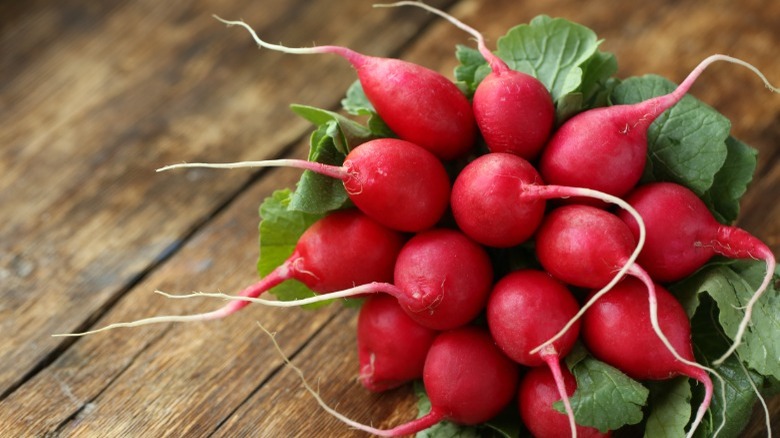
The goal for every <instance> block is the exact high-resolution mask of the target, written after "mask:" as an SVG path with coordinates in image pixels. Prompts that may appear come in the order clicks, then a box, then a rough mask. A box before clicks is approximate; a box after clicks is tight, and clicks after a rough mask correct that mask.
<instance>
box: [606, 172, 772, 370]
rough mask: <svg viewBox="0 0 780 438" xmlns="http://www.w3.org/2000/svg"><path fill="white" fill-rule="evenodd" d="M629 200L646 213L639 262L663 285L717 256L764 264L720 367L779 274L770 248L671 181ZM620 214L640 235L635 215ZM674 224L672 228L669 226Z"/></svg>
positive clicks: (647, 188)
mask: <svg viewBox="0 0 780 438" xmlns="http://www.w3.org/2000/svg"><path fill="white" fill-rule="evenodd" d="M626 201H628V202H629V203H630V204H631V205H633V206H634V207H635V208H636V209H637V211H638V212H639V213H640V214H641V215H642V218H643V219H644V220H645V224H646V225H647V237H646V239H647V240H646V241H645V246H644V248H642V252H640V253H639V257H638V258H637V260H638V261H639V263H640V264H641V265H642V266H643V267H644V268H645V269H646V270H647V272H648V273H649V274H650V276H651V277H652V278H653V279H654V280H656V281H659V282H673V281H678V280H681V279H683V278H685V277H687V276H689V275H691V274H693V272H694V271H696V270H697V269H699V268H701V267H702V266H703V265H704V264H705V263H706V262H707V261H708V260H709V259H711V258H712V257H713V256H714V255H716V254H719V255H722V256H725V257H730V258H737V259H748V258H749V259H759V260H764V261H765V262H766V266H767V270H766V275H765V276H764V279H763V282H762V283H761V285H760V286H759V288H758V290H756V292H755V293H754V294H753V296H752V297H751V299H750V300H749V302H748V304H747V305H746V306H745V316H744V318H743V320H742V322H741V323H740V326H739V329H738V331H737V335H736V337H735V339H734V343H733V344H732V346H731V348H730V349H729V350H728V351H727V352H726V353H725V354H724V355H723V356H722V357H721V358H720V359H718V360H717V361H716V362H715V364H716V365H717V364H719V363H721V362H722V361H723V360H724V359H725V358H726V357H728V355H730V354H731V353H732V352H733V351H734V350H735V349H736V348H737V346H738V345H739V344H740V341H741V338H742V335H743V334H744V332H745V330H746V329H747V325H748V323H749V322H750V318H751V315H752V310H753V305H754V304H755V303H756V301H758V299H759V297H760V296H761V294H763V293H764V291H765V290H766V289H767V288H768V287H769V285H770V283H771V281H772V276H773V274H774V272H775V265H776V261H775V256H774V254H772V250H771V249H770V248H769V247H768V246H767V245H766V244H764V243H763V242H761V241H760V240H759V239H757V238H756V237H754V236H752V235H750V234H749V233H748V232H747V231H745V230H743V229H741V228H737V227H733V226H728V225H723V224H720V223H718V222H717V221H716V220H715V218H714V217H713V216H712V213H710V211H709V210H708V209H707V206H706V205H705V204H704V202H703V201H702V200H701V199H699V197H698V196H696V194H695V193H694V192H693V191H691V190H690V189H688V188H687V187H684V186H681V185H679V184H675V183H670V182H657V183H651V184H645V185H642V186H640V187H637V188H636V189H635V190H634V191H632V192H631V193H630V194H629V195H628V197H627V199H626ZM618 216H619V217H620V218H621V219H623V221H624V222H625V223H626V224H627V225H628V227H629V228H630V229H631V231H632V232H637V231H638V229H637V224H636V221H635V220H634V218H633V217H630V216H626V215H624V214H622V213H619V214H618ZM670 223H671V224H674V225H673V226H669V224H670Z"/></svg>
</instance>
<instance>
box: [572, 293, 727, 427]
mask: <svg viewBox="0 0 780 438" xmlns="http://www.w3.org/2000/svg"><path fill="white" fill-rule="evenodd" d="M646 293H647V292H646V287H645V285H643V284H642V282H640V281H638V280H636V279H634V278H626V279H625V280H623V281H621V282H620V283H618V284H617V285H616V286H615V287H614V288H613V289H612V290H611V291H609V292H608V293H606V294H605V295H604V296H602V297H601V298H600V299H599V300H598V301H596V302H595V303H594V304H593V306H591V307H590V309H588V310H587V312H585V315H584V317H583V319H582V332H581V333H582V339H583V341H584V342H585V344H586V345H587V347H588V350H589V351H590V352H591V353H592V354H593V356H594V357H596V358H597V359H599V360H601V361H603V362H605V363H608V364H610V365H612V366H614V367H615V368H617V369H619V370H620V371H622V372H624V373H625V374H626V375H628V376H629V377H632V378H634V379H639V380H643V379H649V380H664V379H669V378H672V377H674V376H680V375H682V376H687V377H690V378H693V379H696V380H698V381H700V382H701V383H702V384H703V385H704V389H705V397H704V401H703V402H702V404H701V406H700V407H699V411H698V412H697V414H696V418H695V419H694V421H693V423H692V424H691V428H690V430H689V431H688V436H691V435H692V434H693V432H694V431H695V430H696V427H698V425H699V423H700V422H701V420H702V418H703V417H704V414H705V412H706V411H707V409H708V408H709V405H710V401H711V400H712V393H713V386H712V380H711V379H710V377H709V375H708V374H707V371H708V369H707V368H705V367H703V366H702V365H699V364H697V363H696V362H695V359H694V356H693V346H692V344H691V326H690V321H689V320H688V316H687V314H686V313H685V309H683V307H682V305H681V304H680V303H679V302H678V301H677V299H676V298H675V297H674V296H673V295H672V294H671V293H669V292H668V291H667V290H666V289H664V288H663V287H662V286H660V285H656V286H655V293H656V298H657V306H658V324H659V325H660V326H661V328H662V329H663V332H664V333H665V334H666V336H667V339H668V340H669V342H671V343H672V345H674V349H675V351H677V352H678V354H679V356H681V357H675V356H673V355H671V354H669V351H668V350H667V349H666V348H664V346H663V345H662V344H661V342H660V340H659V338H658V336H657V335H656V333H654V332H653V331H651V330H649V329H648V322H649V320H650V318H651V315H650V314H649V312H648V308H647V306H645V305H644V304H643V296H644V295H645V294H646Z"/></svg>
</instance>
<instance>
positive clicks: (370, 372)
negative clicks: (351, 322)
mask: <svg viewBox="0 0 780 438" xmlns="http://www.w3.org/2000/svg"><path fill="white" fill-rule="evenodd" d="M437 334H438V332H436V331H434V330H431V329H429V328H426V327H423V326H421V325H420V324H417V323H416V322H415V321H414V320H412V319H411V318H410V317H409V315H407V314H406V312H404V311H403V309H402V308H401V306H400V305H399V304H398V300H396V299H395V298H393V297H391V296H390V295H385V294H377V295H373V296H371V297H370V298H368V299H367V300H366V301H365V302H364V303H363V305H362V306H361V307H360V314H359V315H358V322H357V346H358V360H359V361H360V376H359V377H358V380H359V381H360V383H361V384H362V385H363V386H364V387H366V388H367V389H369V390H371V391H375V392H380V391H386V390H388V389H392V388H396V387H398V386H401V385H403V384H405V383H407V382H410V381H412V380H415V379H419V378H422V375H423V365H424V364H425V357H426V356H427V354H428V349H429V348H430V347H431V343H433V340H434V338H436V335H437Z"/></svg>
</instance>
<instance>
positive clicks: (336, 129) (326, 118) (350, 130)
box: [290, 105, 372, 159]
mask: <svg viewBox="0 0 780 438" xmlns="http://www.w3.org/2000/svg"><path fill="white" fill-rule="evenodd" d="M290 108H291V109H292V110H293V111H294V112H295V113H296V114H298V115H299V116H301V117H303V118H304V119H306V120H308V121H310V122H312V123H313V124H314V125H315V126H317V127H322V126H323V125H325V126H328V127H329V128H328V135H329V136H331V137H332V138H333V143H334V145H335V146H336V149H337V150H338V152H340V153H342V154H343V155H347V154H348V153H349V152H350V151H351V150H352V149H354V148H355V147H357V146H358V145H360V144H361V143H364V142H366V141H368V140H370V139H371V138H372V134H371V131H370V130H369V129H368V128H366V127H365V126H363V125H361V124H360V123H358V122H356V121H354V120H352V119H349V118H347V117H344V116H342V115H341V114H339V113H335V112H333V111H328V110H324V109H321V108H315V107H312V106H306V105H291V106H290ZM315 153H316V150H314V149H313V150H312V151H310V152H309V157H310V159H311V156H312V155H313V154H315Z"/></svg>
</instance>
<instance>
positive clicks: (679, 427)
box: [645, 377, 691, 438]
mask: <svg viewBox="0 0 780 438" xmlns="http://www.w3.org/2000/svg"><path fill="white" fill-rule="evenodd" d="M647 385H648V387H649V390H650V402H649V405H650V412H649V413H648V415H647V421H646V423H645V437H647V438H656V437H658V438H677V437H681V436H684V435H685V426H686V425H687V424H688V420H689V419H690V418H691V384H690V383H689V382H688V378H687V377H676V378H674V379H670V380H665V381H655V382H648V383H647Z"/></svg>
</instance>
